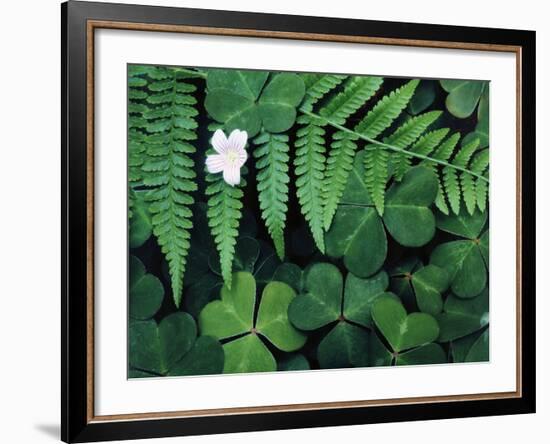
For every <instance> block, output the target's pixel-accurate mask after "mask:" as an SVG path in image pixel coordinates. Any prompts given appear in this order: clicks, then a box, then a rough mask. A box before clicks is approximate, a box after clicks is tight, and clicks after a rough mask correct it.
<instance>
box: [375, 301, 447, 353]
mask: <svg viewBox="0 0 550 444" xmlns="http://www.w3.org/2000/svg"><path fill="white" fill-rule="evenodd" d="M372 318H373V320H374V322H375V324H376V326H377V327H378V329H379V330H380V331H381V332H382V334H383V335H384V337H385V338H386V339H387V341H388V342H389V344H390V345H391V347H392V349H393V351H394V352H401V351H403V350H407V349H409V348H413V347H418V346H420V345H424V344H429V343H430V342H433V341H435V340H436V339H437V337H438V336H439V326H438V324H437V321H436V320H435V318H434V317H433V316H431V315H429V314H427V313H411V314H409V315H407V312H406V311H405V308H404V307H403V305H402V304H401V302H399V301H397V300H396V299H395V298H392V297H386V296H384V297H380V298H377V299H376V301H375V302H374V304H373V307H372Z"/></svg>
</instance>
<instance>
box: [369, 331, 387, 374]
mask: <svg viewBox="0 0 550 444" xmlns="http://www.w3.org/2000/svg"><path fill="white" fill-rule="evenodd" d="M392 360H393V355H392V353H391V352H390V351H389V350H388V349H387V348H386V346H385V345H384V344H383V343H382V341H381V340H380V338H379V337H378V336H377V335H376V332H374V331H373V332H372V333H371V334H370V337H369V365H370V366H371V367H385V366H388V365H391V363H392Z"/></svg>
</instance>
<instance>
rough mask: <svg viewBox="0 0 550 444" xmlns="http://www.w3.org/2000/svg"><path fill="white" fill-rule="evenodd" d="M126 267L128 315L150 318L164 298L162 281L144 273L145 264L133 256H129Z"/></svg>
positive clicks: (135, 317) (134, 317)
mask: <svg viewBox="0 0 550 444" xmlns="http://www.w3.org/2000/svg"><path fill="white" fill-rule="evenodd" d="M128 268H129V276H130V281H129V285H128V286H129V293H130V297H129V305H130V310H129V312H130V317H131V318H133V319H141V320H145V319H149V318H152V317H153V316H154V315H155V313H156V312H157V311H158V310H159V308H160V306H161V304H162V300H163V299H164V287H163V286H162V282H161V281H160V280H159V279H158V278H157V277H156V276H154V275H152V274H149V273H146V271H145V266H144V265H143V263H142V262H141V261H140V260H139V259H138V258H137V257H135V256H130V264H129V267H128Z"/></svg>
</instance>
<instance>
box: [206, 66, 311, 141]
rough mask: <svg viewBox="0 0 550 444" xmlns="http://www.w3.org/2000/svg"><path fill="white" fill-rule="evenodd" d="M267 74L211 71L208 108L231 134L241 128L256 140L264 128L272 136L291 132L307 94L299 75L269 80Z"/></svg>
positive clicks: (278, 75) (279, 76) (260, 72)
mask: <svg viewBox="0 0 550 444" xmlns="http://www.w3.org/2000/svg"><path fill="white" fill-rule="evenodd" d="M268 75H269V73H268V72H265V71H240V70H215V69H214V70H209V72H208V77H207V96H206V100H205V107H206V110H207V111H208V113H209V114H210V116H211V117H212V118H214V119H215V120H217V121H218V122H220V123H223V124H224V126H225V128H226V129H227V130H229V131H232V130H233V129H240V130H242V131H246V132H247V133H248V136H249V137H254V136H255V135H256V134H257V133H258V132H259V130H260V128H261V127H262V126H263V127H264V129H265V130H266V131H268V132H271V133H279V132H283V131H286V130H287V129H289V128H290V127H291V126H292V125H293V124H294V121H295V120H296V107H297V106H298V105H299V104H300V102H301V101H302V98H303V97H304V94H305V86H304V82H303V80H302V79H301V78H300V77H299V76H298V75H297V74H291V73H280V74H275V75H274V76H272V77H271V79H270V81H269V82H268V83H267V85H266V86H265V88H264V85H265V83H266V81H267V79H268Z"/></svg>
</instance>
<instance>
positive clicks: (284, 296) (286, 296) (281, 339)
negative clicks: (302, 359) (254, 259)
mask: <svg viewBox="0 0 550 444" xmlns="http://www.w3.org/2000/svg"><path fill="white" fill-rule="evenodd" d="M295 296H296V292H295V291H294V290H293V289H292V287H289V286H288V285H287V284H285V283H283V282H270V283H269V284H267V285H266V287H265V288H264V291H263V293H262V301H261V303H260V308H259V310H258V319H257V320H256V330H258V331H259V332H261V334H262V335H263V336H265V337H266V338H267V339H268V340H269V342H271V343H272V344H273V345H274V346H275V347H277V348H278V349H279V350H283V351H294V350H298V349H299V348H301V347H302V346H303V345H304V343H305V342H306V336H305V335H304V334H303V333H300V332H299V331H298V330H296V329H295V328H294V327H293V326H292V325H291V324H290V321H289V319H288V314H287V312H288V306H289V305H290V303H291V302H292V301H293V299H294V298H295Z"/></svg>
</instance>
